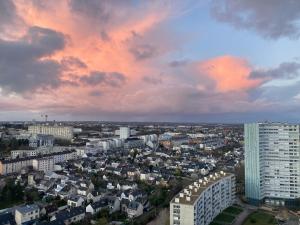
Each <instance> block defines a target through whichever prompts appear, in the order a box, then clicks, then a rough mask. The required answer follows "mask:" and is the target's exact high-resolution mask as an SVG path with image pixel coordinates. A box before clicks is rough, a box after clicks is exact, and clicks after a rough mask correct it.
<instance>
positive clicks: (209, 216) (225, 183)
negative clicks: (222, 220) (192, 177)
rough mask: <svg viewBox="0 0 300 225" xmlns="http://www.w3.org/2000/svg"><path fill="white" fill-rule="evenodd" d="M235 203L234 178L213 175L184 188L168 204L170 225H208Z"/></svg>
mask: <svg viewBox="0 0 300 225" xmlns="http://www.w3.org/2000/svg"><path fill="white" fill-rule="evenodd" d="M234 202H235V176H234V175H233V174H227V173H224V172H222V171H221V172H220V173H215V174H214V175H210V176H208V177H205V178H204V179H200V180H199V181H197V182H194V183H193V184H191V185H189V186H188V187H186V188H185V189H184V190H183V191H181V192H180V193H179V194H178V195H176V196H175V197H174V198H173V199H172V201H171V202H170V224H171V225H208V224H210V222H211V221H213V219H214V218H215V217H216V216H217V215H218V214H219V213H221V212H222V211H223V210H224V209H225V208H227V207H229V206H231V205H232V204H233V203H234Z"/></svg>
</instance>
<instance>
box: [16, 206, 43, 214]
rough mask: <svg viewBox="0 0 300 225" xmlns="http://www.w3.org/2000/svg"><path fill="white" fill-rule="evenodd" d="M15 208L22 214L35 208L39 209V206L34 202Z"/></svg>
mask: <svg viewBox="0 0 300 225" xmlns="http://www.w3.org/2000/svg"><path fill="white" fill-rule="evenodd" d="M16 210H18V211H19V212H20V213H22V214H24V213H28V212H32V211H35V210H39V207H38V206H37V205H35V204H32V205H24V206H20V207H18V208H17V209H16Z"/></svg>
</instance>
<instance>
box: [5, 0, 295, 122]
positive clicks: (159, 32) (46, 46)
mask: <svg viewBox="0 0 300 225" xmlns="http://www.w3.org/2000/svg"><path fill="white" fill-rule="evenodd" d="M299 9H300V2H297V1H293V0H287V1H284V2H282V1H280V0H273V1H271V0H266V1H259V0H254V1H251V2H250V1H247V0H240V1H234V0H222V1H217V0H205V1H195V0H188V1H179V0H173V1H170V0H165V1H135V0H128V1H122V0H113V1H109V0H103V1H98V0H89V1H83V0H64V1H62V0H60V1H37V0H29V1H24V0H0V109H1V110H0V121H5V120H32V119H35V120H43V119H42V118H41V114H43V115H45V114H47V115H49V120H109V121H114V120H117V121H141V122H143V121H158V122H163V121H167V122H224V123H243V122H252V121H264V120H269V121H287V122H296V121H299V119H300V116H299V113H298V111H299V100H300V93H299V86H300V83H299V82H300V79H299V70H300V61H299V53H298V51H297V50H298V49H299V43H300V42H299V34H300V25H299V20H300V13H299V12H300V10H299Z"/></svg>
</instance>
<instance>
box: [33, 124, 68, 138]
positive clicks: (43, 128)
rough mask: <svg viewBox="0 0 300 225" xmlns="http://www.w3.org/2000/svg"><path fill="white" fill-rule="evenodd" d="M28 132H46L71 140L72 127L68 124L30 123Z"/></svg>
mask: <svg viewBox="0 0 300 225" xmlns="http://www.w3.org/2000/svg"><path fill="white" fill-rule="evenodd" d="M28 132H29V133H30V134H47V135H53V136H54V137H55V138H59V139H67V140H71V139H73V137H74V133H73V127H70V126H58V125H54V126H50V125H32V126H28Z"/></svg>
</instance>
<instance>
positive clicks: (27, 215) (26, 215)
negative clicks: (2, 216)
mask: <svg viewBox="0 0 300 225" xmlns="http://www.w3.org/2000/svg"><path fill="white" fill-rule="evenodd" d="M39 217H40V209H39V207H38V206H37V205H35V204H33V205H25V206H21V207H18V208H17V209H16V211H15V221H16V224H17V225H26V224H32V223H33V222H34V221H35V220H37V219H38V218H39Z"/></svg>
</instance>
